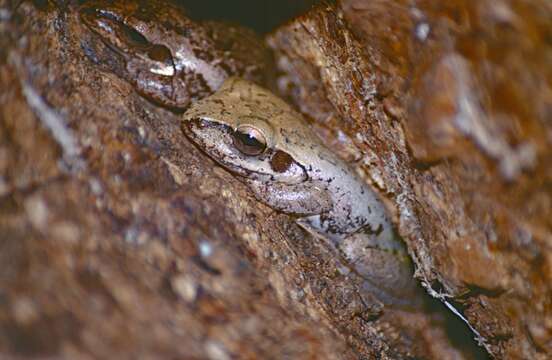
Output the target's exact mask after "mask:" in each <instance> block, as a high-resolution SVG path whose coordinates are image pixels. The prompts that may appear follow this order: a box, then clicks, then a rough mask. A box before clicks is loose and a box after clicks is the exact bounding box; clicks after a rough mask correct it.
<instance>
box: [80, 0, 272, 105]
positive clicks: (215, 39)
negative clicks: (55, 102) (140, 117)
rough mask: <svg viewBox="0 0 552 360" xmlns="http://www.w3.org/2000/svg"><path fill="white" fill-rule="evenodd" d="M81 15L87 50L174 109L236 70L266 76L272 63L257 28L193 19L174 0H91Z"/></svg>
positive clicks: (244, 74)
mask: <svg viewBox="0 0 552 360" xmlns="http://www.w3.org/2000/svg"><path fill="white" fill-rule="evenodd" d="M79 14H80V20H81V23H82V24H83V25H84V29H85V36H83V37H82V38H83V39H82V47H83V49H84V52H85V54H86V55H87V56H88V57H89V58H90V59H91V60H92V61H93V62H94V63H96V64H100V65H102V66H103V67H104V68H106V70H108V71H111V72H114V73H115V74H116V75H118V76H120V77H122V78H124V79H125V80H127V81H129V82H131V83H132V84H133V86H134V87H135V88H136V90H137V91H138V92H139V93H140V94H141V95H143V96H145V97H146V98H148V99H149V100H152V101H154V102H156V103H158V104H160V105H163V106H166V107H169V108H171V109H173V110H185V109H186V108H187V107H188V105H189V104H190V103H191V102H193V101H195V100H197V99H201V98H203V97H205V96H207V95H208V94H211V93H212V92H213V91H215V90H216V89H217V88H219V87H220V86H221V84H222V83H223V81H224V79H226V78H227V77H228V76H229V75H230V74H235V75H237V76H240V77H245V78H250V79H256V80H259V79H262V78H264V76H265V72H266V67H267V65H268V64H269V63H270V57H269V56H268V52H267V51H266V48H265V47H264V46H263V43H262V41H261V39H260V38H259V37H258V36H256V35H255V34H254V33H253V31H251V30H249V29H245V28H242V27H240V26H237V25H227V24H220V23H216V22H201V23H199V22H195V21H192V20H191V19H190V18H188V17H187V16H186V14H185V12H184V10H183V9H182V8H180V7H178V6H176V5H175V4H174V3H172V2H171V1H165V0H157V1H149V2H145V1H123V0H114V1H87V2H85V3H84V4H83V5H82V6H81V8H80V9H79ZM87 33H89V34H87ZM244 54H245V55H244Z"/></svg>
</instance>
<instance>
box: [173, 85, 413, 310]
mask: <svg viewBox="0 0 552 360" xmlns="http://www.w3.org/2000/svg"><path fill="white" fill-rule="evenodd" d="M181 128H182V131H183V133H184V135H185V136H186V137H187V138H188V139H190V141H191V142H192V143H194V144H195V145H196V146H197V147H198V148H199V149H200V150H201V151H202V152H203V153H205V154H206V155H207V156H208V157H210V158H211V159H213V160H214V161H215V163H216V164H218V165H220V166H222V167H223V168H224V169H226V170H227V171H228V172H230V173H231V174H233V175H234V176H235V177H236V178H237V179H238V180H240V181H241V182H243V183H244V184H245V185H246V186H247V187H248V188H249V189H250V191H251V193H252V195H253V196H254V197H255V198H256V199H257V200H258V201H260V202H262V203H264V204H266V205H268V206H269V207H271V208H272V209H274V210H275V211H278V212H281V213H285V214H287V215H289V216H291V217H292V218H293V219H294V220H295V222H296V223H297V224H298V225H299V226H300V227H301V228H303V229H304V230H306V231H307V232H308V233H310V234H311V235H313V237H314V238H316V239H320V240H322V243H323V244H325V246H328V247H329V248H331V251H332V253H334V254H336V255H337V257H338V259H339V260H340V263H341V264H344V265H345V268H346V269H348V270H347V271H350V272H354V273H355V274H357V275H359V276H360V277H361V278H362V289H363V290H365V291H368V292H369V293H370V294H372V295H373V296H375V297H376V298H377V300H379V301H380V302H381V303H383V304H384V305H388V306H398V307H412V306H415V307H417V306H419V304H420V302H419V294H420V292H419V287H420V286H419V284H417V282H416V281H415V279H414V277H413V267H412V263H411V260H410V257H409V256H408V252H407V250H406V247H405V245H404V243H403V241H402V239H400V237H399V236H398V235H397V232H396V230H395V228H394V226H393V223H392V221H391V218H390V216H389V215H388V214H389V212H388V210H387V208H386V206H385V204H384V203H383V201H382V199H381V198H380V195H379V194H378V193H377V192H376V191H375V190H374V189H373V188H372V187H371V186H370V185H368V184H367V183H366V182H365V181H364V180H363V179H362V178H361V177H360V175H359V174H358V173H357V172H356V171H355V170H353V168H352V167H351V166H350V165H348V164H347V163H346V162H345V161H344V160H342V159H341V158H340V157H338V156H337V155H336V154H335V153H334V152H333V151H332V150H331V149H330V148H328V147H327V146H326V145H325V144H324V142H323V141H322V140H321V139H320V138H319V137H318V136H317V135H316V134H315V133H314V132H313V131H312V130H311V128H310V126H309V124H308V122H307V120H306V119H305V117H304V116H303V115H302V114H300V113H299V112H297V111H296V110H294V109H293V108H292V107H291V106H290V105H289V104H288V103H286V102H285V101H284V100H283V99H281V98H279V97H278V96H276V95H275V94H274V93H273V92H271V91H270V90H268V89H265V88H263V87H261V86H259V85H257V84H255V83H253V82H251V81H248V80H246V79H243V78H239V77H230V78H228V79H226V80H225V81H224V83H223V84H222V85H221V87H220V88H219V89H218V90H217V91H216V92H215V93H214V94H212V95H210V96H208V97H205V98H203V99H201V100H199V101H197V102H195V103H194V104H192V105H191V106H190V107H189V108H188V110H187V111H186V112H184V114H183V115H182V120H181Z"/></svg>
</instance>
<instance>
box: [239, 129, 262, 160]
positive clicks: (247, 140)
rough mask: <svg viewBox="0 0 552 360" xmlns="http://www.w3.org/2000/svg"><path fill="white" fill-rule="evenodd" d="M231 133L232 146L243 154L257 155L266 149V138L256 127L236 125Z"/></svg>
mask: <svg viewBox="0 0 552 360" xmlns="http://www.w3.org/2000/svg"><path fill="white" fill-rule="evenodd" d="M232 135H233V139H234V146H235V147H236V148H237V149H238V150H239V151H241V152H242V153H244V154H245V155H250V156H253V155H259V154H262V153H263V152H264V151H265V149H266V138H265V136H264V135H263V133H262V132H261V131H260V130H259V129H257V128H254V127H252V126H249V125H242V126H238V128H237V129H236V130H235V131H234V133H233V134H232Z"/></svg>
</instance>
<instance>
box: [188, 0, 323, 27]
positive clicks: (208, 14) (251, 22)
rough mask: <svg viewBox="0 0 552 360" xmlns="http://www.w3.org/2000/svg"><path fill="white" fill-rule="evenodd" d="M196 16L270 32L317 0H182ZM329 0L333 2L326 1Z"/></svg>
mask: <svg viewBox="0 0 552 360" xmlns="http://www.w3.org/2000/svg"><path fill="white" fill-rule="evenodd" d="M178 2H179V3H180V4H182V5H183V6H184V8H185V9H187V10H188V11H189V13H190V15H191V17H192V18H194V19H198V20H203V19H209V20H225V21H231V22H236V23H240V24H242V25H245V26H248V27H250V28H253V29H255V30H256V31H257V32H259V33H267V32H269V31H271V30H272V29H274V28H275V27H277V26H278V25H280V24H282V23H283V22H285V21H287V20H289V19H291V18H292V17H294V16H296V15H299V14H302V13H304V12H305V11H306V10H308V9H309V8H310V7H311V6H313V5H314V4H316V3H319V2H320V1H316V0H180V1H178ZM326 2H329V1H326Z"/></svg>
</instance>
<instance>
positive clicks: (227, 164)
mask: <svg viewBox="0 0 552 360" xmlns="http://www.w3.org/2000/svg"><path fill="white" fill-rule="evenodd" d="M181 128H182V132H183V133H184V134H185V135H186V137H187V138H188V139H189V140H190V141H191V142H192V143H193V144H194V145H195V146H196V147H197V148H198V149H199V150H200V151H202V152H203V153H205V154H206V155H207V156H209V157H210V158H211V159H213V160H214V161H215V162H217V163H218V164H220V165H221V166H223V167H224V168H225V169H227V170H228V171H230V172H231V173H233V174H235V175H238V176H240V177H243V178H246V179H252V180H261V181H274V182H278V183H284V184H290V185H291V184H298V183H302V182H305V181H307V180H308V175H307V171H306V169H305V167H304V166H302V165H301V164H299V163H297V162H296V161H295V160H294V159H293V158H292V157H291V156H290V155H289V154H287V153H285V152H283V151H281V150H277V149H276V150H275V149H271V148H268V149H266V150H265V151H264V152H263V153H262V154H259V155H246V154H243V153H241V152H240V151H239V150H238V149H236V148H235V146H234V145H233V134H234V131H235V130H234V129H233V128H232V127H231V126H228V125H226V124H221V123H218V122H214V121H208V120H204V119H201V118H197V117H193V118H189V119H186V118H185V119H184V121H183V122H182V126H181ZM251 163H254V164H255V166H256V167H257V168H259V169H261V170H256V169H252V168H251V167H252V166H251ZM263 170H264V171H263Z"/></svg>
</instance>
